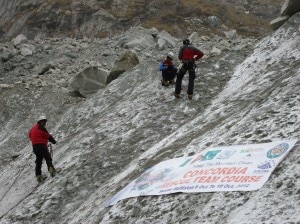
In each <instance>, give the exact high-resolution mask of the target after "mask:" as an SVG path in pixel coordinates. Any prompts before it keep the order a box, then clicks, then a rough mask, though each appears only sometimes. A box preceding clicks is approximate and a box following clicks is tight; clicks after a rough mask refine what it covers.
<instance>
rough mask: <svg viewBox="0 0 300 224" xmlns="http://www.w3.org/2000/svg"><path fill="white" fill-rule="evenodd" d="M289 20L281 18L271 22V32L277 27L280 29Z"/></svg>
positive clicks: (284, 17)
mask: <svg viewBox="0 0 300 224" xmlns="http://www.w3.org/2000/svg"><path fill="white" fill-rule="evenodd" d="M288 19H289V16H281V17H278V18H276V19H274V20H272V21H271V23H270V25H271V27H272V29H273V30H277V29H278V28H279V27H281V26H282V25H283V24H284V23H285V22H286V21H287V20H288Z"/></svg>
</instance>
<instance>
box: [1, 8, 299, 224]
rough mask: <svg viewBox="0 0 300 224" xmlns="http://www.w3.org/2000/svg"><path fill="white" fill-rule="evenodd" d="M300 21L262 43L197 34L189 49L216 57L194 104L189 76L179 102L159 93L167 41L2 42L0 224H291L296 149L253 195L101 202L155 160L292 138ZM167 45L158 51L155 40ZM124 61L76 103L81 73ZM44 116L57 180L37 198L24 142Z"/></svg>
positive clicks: (174, 47)
mask: <svg viewBox="0 0 300 224" xmlns="http://www.w3.org/2000/svg"><path fill="white" fill-rule="evenodd" d="M299 20H300V14H299V13H298V14H297V15H294V16H293V17H291V18H290V19H289V20H288V22H287V23H285V24H284V26H283V27H281V28H280V29H278V30H277V31H276V32H275V33H273V34H272V35H268V36H266V37H265V38H264V39H262V40H259V41H256V40H255V39H251V38H244V37H234V38H232V39H226V38H225V37H220V36H213V37H208V36H204V35H198V34H197V33H194V34H193V35H192V36H191V39H192V41H193V43H194V44H195V46H197V47H199V48H200V49H201V50H203V51H204V52H205V54H206V55H210V56H211V57H210V58H203V60H201V61H200V62H199V63H198V68H197V78H196V80H195V94H194V97H193V100H192V101H189V100H187V99H186V98H187V97H186V96H185V91H186V88H187V82H188V77H187V76H186V77H185V79H184V80H183V91H182V92H183V97H182V98H181V99H175V98H174V96H173V93H174V87H170V88H165V87H162V86H161V84H160V79H161V74H160V73H159V72H158V63H159V62H160V60H161V59H162V58H163V56H165V54H166V53H167V52H169V51H173V52H174V53H175V52H178V50H179V49H178V48H179V46H180V44H181V40H180V39H179V38H176V37H172V36H170V35H167V34H166V33H165V32H158V31H157V30H154V29H151V30H149V29H144V28H141V27H133V28H131V29H130V30H128V31H127V32H124V33H122V34H120V35H116V36H113V37H109V38H102V39H97V38H94V39H92V38H83V39H73V38H66V37H65V38H62V39H60V38H46V39H42V38H41V39H39V38H36V39H34V40H26V38H24V37H23V38H22V37H19V38H16V39H15V40H14V41H12V42H7V43H1V44H0V58H1V60H0V69H1V72H0V78H1V85H0V96H1V97H0V105H1V107H0V113H1V116H0V149H1V150H0V174H1V175H0V223H1V224H10V223H22V224H27V223H28V224H32V223H62V224H69V223H75V224H79V223H92V224H94V223H95V224H96V223H103V224H109V223H111V224H115V223H132V224H136V223H190V224H194V223H207V224H219V223H228V224H236V223H237V224H240V223H243V224H252V223H268V224H271V223H298V222H299V221H300V220H299V208H300V205H299V194H300V187H299V186H300V184H299V180H300V177H299V169H300V168H299V165H300V164H299V162H298V161H299V159H300V155H299V142H298V143H297V145H296V146H295V148H294V150H293V151H291V152H290V153H289V154H288V155H287V157H286V158H285V159H284V160H283V161H282V163H281V164H280V165H279V167H278V168H277V169H276V170H275V171H274V173H273V174H272V175H271V177H270V179H269V180H268V182H267V183H266V184H265V185H264V186H263V188H261V189H259V190H257V191H251V192H250V191H245V192H211V193H195V194H180V193H178V194H172V195H164V196H152V197H151V196H149V197H137V198H130V199H126V200H122V201H120V202H118V203H117V204H116V205H114V206H112V207H105V206H104V203H105V202H106V200H107V199H110V198H111V197H112V196H113V195H114V194H115V193H117V192H118V191H119V190H120V189H121V188H123V187H124V186H125V185H127V184H128V183H129V182H130V181H132V180H134V179H135V178H137V177H138V176H139V175H140V174H141V173H143V171H145V170H146V169H148V168H150V167H152V166H153V165H155V164H157V163H159V162H161V161H164V160H168V159H171V158H176V157H181V156H187V155H193V154H195V153H199V152H201V150H202V149H203V148H207V147H209V146H212V147H213V146H224V145H235V144H251V143H263V142H271V141H274V140H277V139H293V138H298V137H299V136H300V130H299V126H300V118H299V116H300V114H299V102H300V88H299V79H300V77H299V74H300V64H299V63H298V62H299V60H300V52H299V49H300V48H299V41H300V40H299V38H297V37H299V35H300V34H299V32H300V30H299ZM153 32H158V36H157V38H154V37H153V36H152V33H153ZM166 36H168V38H170V39H169V40H168V42H167V43H166V44H165V45H161V44H160V42H159V39H158V38H159V37H166ZM172 43H173V44H172ZM127 50H132V51H135V52H136V54H137V55H138V58H139V64H138V65H136V66H135V67H133V68H131V69H130V70H128V71H126V72H124V73H122V74H121V75H120V76H119V77H118V78H117V79H115V80H114V81H112V82H110V83H109V84H108V85H107V86H105V87H104V88H102V89H99V91H97V92H95V93H94V94H92V95H89V96H88V97H87V98H82V97H78V96H76V95H75V94H74V92H73V91H72V89H71V88H70V83H69V81H70V80H71V79H72V78H73V77H74V76H76V74H78V73H80V72H81V71H82V70H83V69H85V68H88V67H98V68H101V69H105V70H110V69H112V68H113V64H114V62H115V61H117V59H118V58H119V56H120V55H122V53H123V52H124V51H127ZM213 53H214V54H213ZM175 63H176V65H178V64H179V62H178V61H175ZM41 114H45V115H46V116H47V117H48V125H47V128H48V130H49V131H50V132H51V133H52V134H53V135H54V136H55V138H56V139H57V145H55V147H54V164H55V166H57V167H62V168H63V171H62V173H61V174H60V175H58V176H56V177H55V178H50V177H49V178H48V179H47V180H46V182H45V183H44V184H42V185H41V186H39V187H36V186H37V185H36V180H35V176H34V165H35V164H34V160H35V159H34V155H33V154H32V148H31V144H30V142H29V140H28V136H27V134H28V130H29V129H30V128H31V126H32V125H33V124H34V123H35V122H36V119H37V117H39V116H40V115H41ZM43 173H44V174H48V172H47V170H46V168H45V164H44V166H43Z"/></svg>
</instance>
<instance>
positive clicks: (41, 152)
mask: <svg viewBox="0 0 300 224" xmlns="http://www.w3.org/2000/svg"><path fill="white" fill-rule="evenodd" d="M33 152H34V154H35V155H36V160H35V163H36V166H35V175H36V176H38V175H42V164H43V159H45V160H46V163H47V167H48V170H49V168H50V167H53V164H52V158H51V155H50V153H49V151H48V148H47V146H46V145H44V144H36V145H33ZM53 168H54V167H53Z"/></svg>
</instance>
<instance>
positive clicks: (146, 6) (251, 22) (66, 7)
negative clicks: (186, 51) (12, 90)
mask: <svg viewBox="0 0 300 224" xmlns="http://www.w3.org/2000/svg"><path fill="white" fill-rule="evenodd" d="M281 4H282V0H273V1H269V0H251V1H250V0H243V1H241V0H223V1H219V0H213V1H212V0H202V1H195V0H191V1H188V2H187V1H179V0H176V1H170V0H167V1H158V0H151V1H146V0H126V1H119V0H114V1H96V0H84V1H82V0H80V1H79V0H75V1H69V0H64V1H58V0H49V1H43V0H26V1H17V0H0V37H1V39H2V40H10V39H11V38H13V37H15V36H16V35H18V34H21V33H23V34H25V35H26V36H27V37H28V38H29V39H33V38H34V37H36V36H42V37H55V36H56V37H57V36H59V37H65V36H68V37H73V38H74V37H76V38H82V37H84V36H87V37H90V38H91V37H108V36H111V35H114V34H115V33H119V32H124V31H126V30H128V29H129V27H131V26H133V25H141V26H144V27H147V28H151V27H156V28H158V29H160V30H167V31H168V32H170V33H171V34H172V35H174V36H177V37H181V38H183V37H186V36H188V35H190V34H191V33H192V32H194V31H200V32H201V33H202V34H204V35H208V34H209V33H211V32H213V33H220V32H222V31H224V30H225V31H226V30H227V29H228V27H229V28H230V29H235V30H237V32H238V33H240V34H245V35H252V36H254V35H256V36H263V35H266V34H267V33H269V32H270V26H269V22H270V21H271V20H272V19H274V18H275V17H276V16H277V15H278V14H279V11H280V6H281Z"/></svg>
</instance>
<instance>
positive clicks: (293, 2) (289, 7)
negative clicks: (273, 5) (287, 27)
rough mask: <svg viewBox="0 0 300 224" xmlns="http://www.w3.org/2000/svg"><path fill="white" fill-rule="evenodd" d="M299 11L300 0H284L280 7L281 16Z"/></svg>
mask: <svg viewBox="0 0 300 224" xmlns="http://www.w3.org/2000/svg"><path fill="white" fill-rule="evenodd" d="M299 11H300V1H299V0H286V1H285V2H284V4H283V5H282V7H281V11H280V15H281V16H292V15H294V14H295V13H296V12H299Z"/></svg>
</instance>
